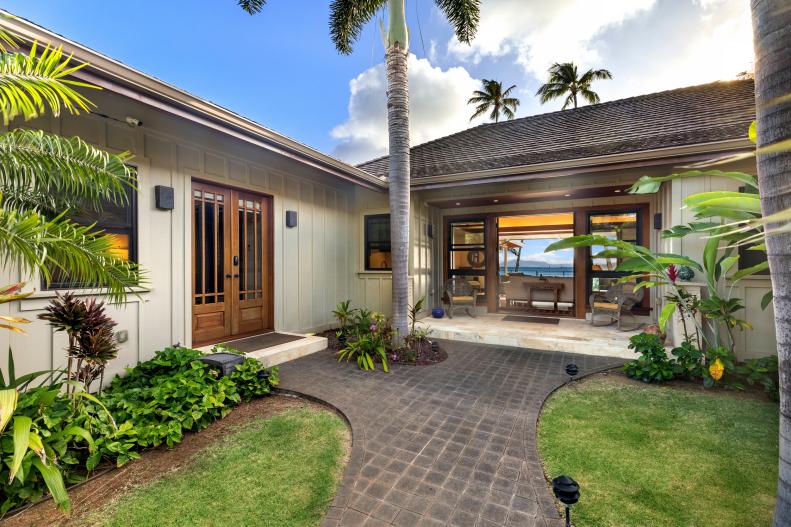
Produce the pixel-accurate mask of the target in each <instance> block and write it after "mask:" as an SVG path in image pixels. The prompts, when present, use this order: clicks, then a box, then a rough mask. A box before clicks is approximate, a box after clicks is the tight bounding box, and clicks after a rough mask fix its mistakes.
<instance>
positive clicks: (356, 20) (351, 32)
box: [330, 0, 387, 55]
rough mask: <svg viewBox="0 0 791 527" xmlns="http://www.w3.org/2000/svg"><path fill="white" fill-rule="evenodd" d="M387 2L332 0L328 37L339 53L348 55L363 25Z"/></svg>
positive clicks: (384, 0)
mask: <svg viewBox="0 0 791 527" xmlns="http://www.w3.org/2000/svg"><path fill="white" fill-rule="evenodd" d="M386 2H387V0H333V1H332V4H330V37H331V38H332V42H333V43H334V44H335V47H336V48H337V49H338V51H339V52H341V53H343V54H345V55H348V54H350V53H351V52H352V50H353V48H352V44H354V42H355V41H356V40H357V39H358V38H359V36H360V33H361V32H362V30H363V27H365V24H367V23H368V21H369V20H371V19H372V18H373V17H374V15H375V14H376V12H377V11H378V10H379V8H380V7H382V6H383V5H384V4H385V3H386Z"/></svg>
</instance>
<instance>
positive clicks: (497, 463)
mask: <svg viewBox="0 0 791 527" xmlns="http://www.w3.org/2000/svg"><path fill="white" fill-rule="evenodd" d="M442 345H443V346H445V349H447V350H448V355H449V357H448V359H447V360H446V361H445V362H443V363H440V364H436V365H432V366H393V368H392V371H391V373H390V374H386V373H382V372H381V371H377V372H362V371H360V370H358V369H357V365H356V364H353V363H349V364H347V363H341V364H338V363H337V362H336V359H335V356H334V355H333V353H332V352H330V351H327V350H325V351H322V352H319V353H315V354H313V355H310V356H307V357H303V358H301V359H298V360H295V361H292V362H289V363H286V364H284V365H282V366H281V370H280V371H281V388H282V389H284V390H290V391H294V392H299V393H302V394H305V395H309V396H312V397H316V398H319V399H321V400H323V401H326V402H327V403H329V404H331V405H333V406H335V407H336V408H337V409H338V410H340V411H341V412H342V413H343V414H344V415H345V416H346V418H347V419H348V420H349V422H350V424H351V427H352V452H351V459H350V462H349V465H348V466H347V468H346V471H345V473H344V477H343V481H342V483H341V486H340V487H339V489H338V493H337V495H336V496H335V499H334V501H333V503H332V506H331V507H330V509H329V511H328V513H327V516H326V517H325V519H324V521H323V523H322V525H323V526H340V525H343V526H348V527H351V526H360V525H365V526H377V525H396V526H409V527H414V526H441V525H449V526H458V527H488V526H496V525H507V526H519V527H534V526H542V527H544V526H546V527H550V526H556V525H558V526H559V525H562V522H561V520H560V516H559V514H558V512H557V510H556V508H555V505H554V503H553V498H552V496H551V493H550V490H549V489H548V487H547V484H546V481H545V479H544V474H543V471H542V469H541V464H540V461H539V457H538V452H537V449H536V421H537V417H538V413H539V410H540V408H541V405H542V403H543V401H544V399H546V397H547V396H548V395H549V394H550V393H551V392H552V391H553V390H554V389H555V388H557V387H558V386H560V385H561V384H562V383H564V382H566V381H567V380H568V377H567V376H566V374H565V372H564V369H565V365H566V364H568V363H569V362H574V363H575V364H577V366H578V367H579V368H580V374H581V375H582V374H585V373H590V372H593V371H597V370H601V369H605V368H609V367H614V366H618V365H620V364H622V363H623V359H618V358H611V357H599V356H587V355H573V354H568V353H559V352H545V351H535V350H528V349H520V348H506V347H496V346H488V345H481V344H472V343H466V342H450V341H444V342H443V343H442Z"/></svg>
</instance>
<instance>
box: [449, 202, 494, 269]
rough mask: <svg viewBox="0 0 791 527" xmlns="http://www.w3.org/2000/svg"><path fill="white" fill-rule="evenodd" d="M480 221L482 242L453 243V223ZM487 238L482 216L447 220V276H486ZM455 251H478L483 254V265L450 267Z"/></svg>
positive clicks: (484, 221)
mask: <svg viewBox="0 0 791 527" xmlns="http://www.w3.org/2000/svg"><path fill="white" fill-rule="evenodd" d="M478 222H480V224H481V228H482V229H483V243H453V227H454V225H458V224H466V223H478ZM488 241H489V240H488V239H487V237H486V219H485V218H483V217H465V218H463V219H461V218H460V219H455V220H450V221H449V222H448V247H447V258H448V278H452V277H454V276H486V248H487V247H488V244H487V242H488ZM456 251H460V252H472V251H478V252H482V253H483V254H484V265H483V267H482V268H480V269H475V268H468V267H461V268H458V269H454V268H453V267H451V262H452V261H453V258H452V256H453V253H454V252H456Z"/></svg>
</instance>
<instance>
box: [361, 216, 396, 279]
mask: <svg viewBox="0 0 791 527" xmlns="http://www.w3.org/2000/svg"><path fill="white" fill-rule="evenodd" d="M383 218H387V225H388V230H387V236H388V238H391V236H390V228H389V227H390V213H389V212H388V213H382V214H364V215H363V268H364V269H365V270H366V271H374V272H376V271H379V272H390V271H392V270H393V268H392V265H391V266H390V267H371V263H370V258H369V257H370V255H371V247H370V245H369V244H370V243H382V242H372V241H371V239H370V233H369V227H368V220H369V219H378V220H381V219H383ZM387 245H388V246H389V248H390V249H389V252H390V255H391V257H392V254H393V252H392V247H393V246H392V240H391V239H388V242H387Z"/></svg>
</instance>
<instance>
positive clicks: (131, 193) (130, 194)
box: [41, 165, 140, 291]
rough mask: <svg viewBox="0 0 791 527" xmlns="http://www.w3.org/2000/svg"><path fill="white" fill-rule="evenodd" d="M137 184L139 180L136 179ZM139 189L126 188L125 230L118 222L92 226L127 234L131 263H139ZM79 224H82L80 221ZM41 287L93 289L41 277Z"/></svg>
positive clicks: (104, 231)
mask: <svg viewBox="0 0 791 527" xmlns="http://www.w3.org/2000/svg"><path fill="white" fill-rule="evenodd" d="M130 166H131V168H133V169H134V172H135V177H137V174H138V167H137V166H133V165H130ZM138 184H139V180H138ZM138 192H139V190H137V189H135V188H132V187H129V188H128V189H127V198H128V200H129V201H128V203H127V206H128V207H129V208H130V209H131V211H130V215H129V216H130V217H129V227H128V231H127V227H123V226H120V225H118V224H114V225H110V224H108V225H107V226H102V225H101V224H99V223H97V224H96V226H95V227H94V230H99V231H102V232H103V233H105V234H127V233H128V234H129V261H130V262H132V263H139V262H138V256H139V252H138V247H137V242H138V238H139V233H138V231H139V230H140V226H139V225H138V222H137V219H138V199H137V194H138ZM80 225H84V224H82V223H80ZM41 289H42V290H43V291H56V290H64V289H74V290H76V289H95V287H94V286H92V285H90V284H81V283H74V282H56V281H52V282H50V283H49V284H47V283H46V280H44V278H43V277H42V279H41Z"/></svg>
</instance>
